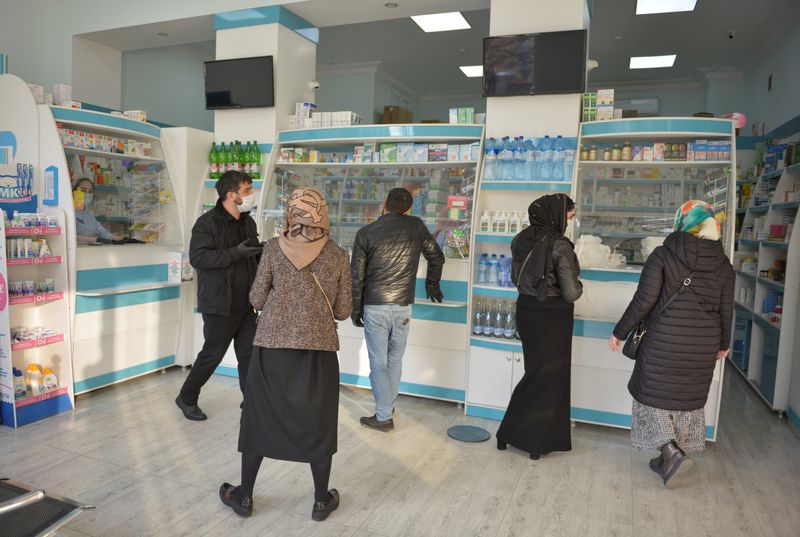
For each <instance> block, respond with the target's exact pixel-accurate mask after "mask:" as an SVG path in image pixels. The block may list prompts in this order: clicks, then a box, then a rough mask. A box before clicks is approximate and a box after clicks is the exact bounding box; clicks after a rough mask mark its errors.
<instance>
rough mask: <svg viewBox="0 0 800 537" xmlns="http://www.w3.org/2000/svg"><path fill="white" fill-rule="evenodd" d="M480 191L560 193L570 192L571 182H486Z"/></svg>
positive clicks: (482, 184)
mask: <svg viewBox="0 0 800 537" xmlns="http://www.w3.org/2000/svg"><path fill="white" fill-rule="evenodd" d="M481 190H529V191H533V192H544V191H560V192H570V191H571V190H572V183H571V182H566V181H562V182H557V183H556V182H542V183H521V182H516V181H488V182H485V183H481Z"/></svg>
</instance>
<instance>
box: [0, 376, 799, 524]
mask: <svg viewBox="0 0 800 537" xmlns="http://www.w3.org/2000/svg"><path fill="white" fill-rule="evenodd" d="M728 373H729V374H728V375H727V377H726V378H727V380H726V389H725V395H724V403H723V410H722V418H721V423H720V439H719V442H718V443H717V444H716V445H713V446H711V447H710V448H709V449H708V450H707V451H706V452H705V453H704V454H702V455H700V456H697V457H696V464H695V466H694V469H693V475H692V477H691V478H690V479H689V480H688V481H687V482H686V486H685V487H683V488H681V489H676V490H667V489H665V488H664V487H663V486H662V485H661V483H660V481H659V480H658V478H657V477H656V476H655V474H653V473H652V472H650V470H649V469H648V468H647V460H648V458H649V457H650V456H652V455H651V454H643V453H636V452H632V451H631V449H630V448H629V446H628V433H627V432H626V431H621V430H615V429H608V428H602V427H593V426H588V425H581V424H579V425H578V426H577V427H576V428H575V429H573V445H574V450H573V451H572V452H571V453H568V454H554V455H550V456H547V457H545V458H543V459H541V460H540V461H537V462H534V461H530V460H528V458H527V457H526V456H525V454H524V453H521V452H519V451H515V450H513V449H509V450H508V451H505V452H500V451H497V450H496V449H495V445H494V442H493V441H492V442H485V443H482V444H472V445H470V444H461V443H458V442H455V441H453V440H450V439H449V438H448V437H447V436H446V434H445V431H446V430H447V428H448V427H449V426H450V425H452V424H458V423H474V424H478V425H481V426H483V427H486V428H487V429H489V430H490V431H491V432H494V431H495V430H496V428H497V423H496V422H492V421H486V420H479V419H472V418H465V417H464V416H463V414H462V412H461V411H460V410H459V409H458V408H457V407H456V406H455V405H453V404H448V403H442V402H436V401H428V400H423V399H416V398H409V397H403V398H401V400H399V401H398V405H397V407H398V409H397V410H398V411H397V416H396V423H397V426H398V429H397V430H396V431H395V432H394V433H391V434H383V433H377V432H372V431H368V430H366V429H363V428H361V427H360V425H359V424H358V418H359V416H362V415H366V414H370V413H371V409H372V406H371V401H372V399H371V394H370V392H368V391H366V390H359V389H350V388H346V387H343V388H342V390H341V406H340V412H339V453H338V454H337V455H336V456H335V457H334V467H333V476H332V478H331V486H333V487H336V488H338V489H339V490H340V491H341V494H342V504H341V507H340V508H339V510H338V511H336V512H334V513H333V514H332V515H331V517H330V518H329V519H328V520H327V521H326V522H323V523H317V522H313V521H311V518H310V511H311V503H312V494H313V490H312V489H313V486H312V481H311V474H310V471H309V469H308V466H307V465H304V464H296V463H288V462H281V461H270V460H267V461H265V463H264V465H263V466H262V468H261V474H260V476H259V480H258V482H257V484H256V494H255V499H254V502H255V510H254V514H253V516H252V517H251V518H249V519H241V518H238V517H237V516H236V515H234V514H233V513H232V512H231V511H230V510H229V509H228V508H226V507H224V506H223V505H222V504H221V503H220V502H219V499H218V497H217V488H218V487H219V485H220V483H222V482H223V481H230V482H233V483H238V481H239V456H238V453H237V451H236V440H237V431H238V413H239V408H238V407H239V404H238V403H239V400H240V398H239V392H238V385H237V383H236V381H235V380H234V379H230V378H224V377H214V378H213V379H212V380H211V382H210V384H209V385H208V386H207V387H206V388H205V389H204V391H203V395H202V397H201V405H202V408H203V409H204V410H205V411H206V412H207V413H208V414H209V416H210V419H209V421H207V422H203V423H194V422H189V421H186V420H185V419H183V417H182V416H181V415H180V413H179V411H178V410H177V408H175V405H174V403H173V398H174V396H175V394H176V393H177V390H178V387H179V386H180V383H181V381H182V379H183V376H184V373H181V372H180V370H178V369H173V370H171V371H169V372H168V373H167V374H165V375H151V376H148V377H145V378H142V379H139V380H135V381H131V382H128V383H125V384H122V385H119V386H116V387H113V388H111V389H106V390H101V391H100V392H96V393H92V394H89V395H87V396H83V397H81V398H79V400H78V405H77V406H78V408H77V411H76V412H75V413H74V414H67V415H62V416H59V417H56V418H52V419H50V420H47V421H44V422H40V423H36V424H31V425H28V426H26V427H23V428H22V429H20V430H18V431H13V430H10V429H8V428H5V427H3V428H1V429H0V474H3V476H8V477H11V478H13V479H16V480H19V481H22V482H26V483H30V484H35V485H36V486H38V487H44V488H45V489H47V490H50V491H52V492H53V493H57V494H61V495H64V496H67V497H71V498H74V499H76V500H80V501H83V502H86V503H91V504H95V505H97V509H96V510H94V511H89V512H87V513H86V514H84V515H83V516H81V517H80V518H79V519H78V520H77V521H75V522H74V523H73V524H72V525H71V526H70V529H67V530H65V531H64V532H63V533H62V535H64V536H69V537H82V536H87V535H88V536H91V537H106V536H114V537H124V536H136V537H140V536H146V535H158V536H169V537H171V536H180V535H191V536H227V535H236V536H237V537H246V536H267V535H269V536H272V535H274V536H281V537H284V536H294V535H297V536H328V535H330V536H351V537H381V536H383V537H399V536H425V535H436V536H440V535H441V536H444V535H453V536H458V537H467V536H472V535H476V536H477V535H481V536H492V537H494V536H502V537H506V536H520V537H522V536H525V537H529V536H537V537H538V536H558V537H570V536H575V537H599V536H616V537H629V536H634V535H636V536H646V537H678V536H684V535H692V536H712V535H713V536H717V535H718V536H724V537H739V536H741V537H745V536H746V537H780V536H786V537H797V536H798V535H800V439H798V437H797V436H795V434H794V433H793V432H792V431H790V429H789V427H788V426H787V425H786V423H785V422H782V421H779V420H778V419H777V418H776V417H775V415H774V414H772V413H770V412H769V411H767V409H766V408H765V407H764V405H763V404H762V403H761V402H760V401H759V400H757V399H756V398H755V396H754V395H753V394H752V393H751V392H750V390H749V388H747V387H746V386H745V385H744V384H743V382H742V380H741V378H739V377H738V376H737V375H736V373H735V372H733V371H731V370H729V372H728Z"/></svg>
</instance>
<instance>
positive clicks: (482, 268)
mask: <svg viewBox="0 0 800 537" xmlns="http://www.w3.org/2000/svg"><path fill="white" fill-rule="evenodd" d="M488 272H489V256H488V255H487V254H481V260H480V262H479V263H478V283H486V279H487V277H488V274H487V273H488Z"/></svg>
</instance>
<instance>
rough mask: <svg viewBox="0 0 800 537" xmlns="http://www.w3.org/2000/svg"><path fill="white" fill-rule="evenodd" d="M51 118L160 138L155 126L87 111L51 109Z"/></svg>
mask: <svg viewBox="0 0 800 537" xmlns="http://www.w3.org/2000/svg"><path fill="white" fill-rule="evenodd" d="M51 110H52V111H53V117H54V118H55V119H56V120H63V121H80V122H81V123H89V124H92V125H97V126H98V127H114V128H116V129H127V130H129V131H133V132H138V133H141V134H147V135H149V136H155V137H156V138H159V137H160V136H161V132H160V129H159V128H158V127H156V126H155V125H151V124H149V123H144V122H142V121H136V120H133V119H128V118H126V117H120V116H112V115H100V114H95V113H92V112H90V111H87V110H78V109H76V108H51Z"/></svg>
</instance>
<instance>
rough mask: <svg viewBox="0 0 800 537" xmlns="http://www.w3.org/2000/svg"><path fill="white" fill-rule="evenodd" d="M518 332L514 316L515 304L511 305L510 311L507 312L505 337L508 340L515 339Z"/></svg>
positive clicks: (504, 327)
mask: <svg viewBox="0 0 800 537" xmlns="http://www.w3.org/2000/svg"><path fill="white" fill-rule="evenodd" d="M516 332H517V320H516V318H515V316H514V306H513V304H510V305H509V308H508V311H507V312H506V322H505V325H504V326H503V337H504V338H506V339H514V335H515V334H516Z"/></svg>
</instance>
